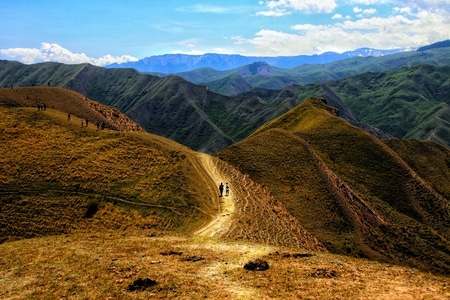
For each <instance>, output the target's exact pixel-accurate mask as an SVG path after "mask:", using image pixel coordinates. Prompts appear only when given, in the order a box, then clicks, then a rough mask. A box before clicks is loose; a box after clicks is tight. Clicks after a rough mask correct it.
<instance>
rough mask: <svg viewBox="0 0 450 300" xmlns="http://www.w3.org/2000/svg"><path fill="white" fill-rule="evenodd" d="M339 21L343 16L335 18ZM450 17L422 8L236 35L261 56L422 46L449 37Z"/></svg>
mask: <svg viewBox="0 0 450 300" xmlns="http://www.w3.org/2000/svg"><path fill="white" fill-rule="evenodd" d="M335 19H336V20H339V18H338V17H337V18H335ZM449 28H450V19H449V18H448V14H447V13H445V12H444V11H437V12H436V11H432V10H419V11H418V12H417V13H416V14H414V15H413V16H411V17H409V15H403V14H399V15H392V16H388V17H365V18H361V19H357V20H340V21H338V22H337V23H334V24H328V25H316V24H297V25H293V26H292V27H291V29H292V30H294V32H282V31H274V30H268V29H264V30H260V31H259V32H257V33H256V35H255V37H253V38H249V39H245V38H243V37H240V36H238V37H234V40H235V43H236V44H239V45H247V46H249V47H251V49H252V50H251V51H252V53H248V54H252V55H254V54H257V55H271V56H277V55H299V54H315V53H323V52H326V51H335V52H344V51H348V50H352V49H356V48H361V47H372V48H378V49H393V48H410V47H419V46H423V45H426V44H429V43H433V42H436V41H439V40H445V39H448V29H449Z"/></svg>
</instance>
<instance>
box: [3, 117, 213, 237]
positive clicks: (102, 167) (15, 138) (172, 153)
mask: <svg viewBox="0 0 450 300" xmlns="http://www.w3.org/2000/svg"><path fill="white" fill-rule="evenodd" d="M66 115H67V114H66V113H65V112H60V111H56V110H53V109H51V108H49V109H47V110H46V111H38V110H37V109H35V108H0V132H1V134H0V139H1V141H0V152H1V153H2V155H1V157H0V201H1V202H0V207H1V218H0V223H1V224H0V239H2V240H5V239H17V238H29V237H34V236H39V235H49V234H60V233H70V232H73V231H76V230H80V229H83V230H84V229H88V228H95V227H98V228H111V229H114V228H127V227H130V228H132V227H139V228H143V227H146V228H147V227H148V228H157V229H159V230H171V231H183V232H191V231H193V230H194V229H196V228H197V227H198V226H200V225H201V224H202V223H203V222H204V221H206V220H208V219H209V218H210V215H212V214H213V213H214V212H215V211H216V210H217V206H218V203H217V201H211V197H214V198H215V194H216V193H215V186H214V193H213V191H211V188H210V189H209V190H208V188H205V187H204V188H203V189H202V188H199V187H200V186H201V184H199V183H198V181H200V182H203V180H204V178H205V176H206V177H207V176H208V175H207V174H204V173H202V172H201V171H200V170H199V171H193V170H192V169H191V167H190V166H191V165H192V164H193V162H194V161H195V160H196V154H195V152H192V151H190V150H189V149H187V148H185V147H183V146H181V145H179V144H177V143H174V142H173V141H170V140H168V139H165V138H161V137H158V136H154V135H151V134H147V133H144V132H130V133H123V132H117V131H111V130H109V129H106V130H97V128H96V127H95V126H94V125H89V127H88V128H86V127H83V128H82V127H81V126H80V125H79V124H80V120H79V119H78V118H76V117H73V118H72V119H71V120H70V121H68V120H67V118H66ZM97 208H98V212H97V213H96V210H97ZM123 209H126V210H128V209H129V210H130V211H129V212H127V211H126V210H125V211H123ZM137 216H138V217H137Z"/></svg>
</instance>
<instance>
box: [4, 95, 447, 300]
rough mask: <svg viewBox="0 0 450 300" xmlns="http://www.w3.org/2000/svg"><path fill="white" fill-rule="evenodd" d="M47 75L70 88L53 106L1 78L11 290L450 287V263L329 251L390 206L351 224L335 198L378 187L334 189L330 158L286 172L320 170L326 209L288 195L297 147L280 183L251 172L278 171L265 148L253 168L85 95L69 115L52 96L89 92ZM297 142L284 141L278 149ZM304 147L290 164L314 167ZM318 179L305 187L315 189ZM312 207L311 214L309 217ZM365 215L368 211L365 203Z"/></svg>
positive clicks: (249, 295) (393, 293) (156, 293)
mask: <svg viewBox="0 0 450 300" xmlns="http://www.w3.org/2000/svg"><path fill="white" fill-rule="evenodd" d="M39 89H42V90H43V89H45V92H46V93H47V92H49V91H51V90H53V91H57V92H56V93H55V94H53V93H50V92H49V94H46V96H45V98H44V97H43V96H41V97H42V98H41V99H38V100H40V101H47V103H49V104H47V106H48V108H47V110H46V111H38V110H37V108H36V107H35V105H34V104H33V103H32V104H33V105H32V107H23V106H24V105H26V104H21V103H20V101H19V100H18V99H17V97H20V98H21V99H27V97H26V96H27V95H28V97H29V98H30V97H31V96H29V95H33V93H35V91H33V89H30V90H24V91H25V92H26V93H28V94H22V93H17V94H16V96H11V95H14V94H11V92H12V91H10V90H8V91H6V90H0V99H3V100H2V106H0V139H1V141H0V153H1V154H2V155H1V156H0V237H1V241H2V243H1V244H0V298H2V299H60V298H68V299H149V298H152V299H167V298H176V299H200V298H213V299H224V298H228V299H292V298H298V299H301V298H308V299H370V298H372V299H422V298H430V299H442V297H449V296H450V291H449V288H448V278H447V277H442V276H439V275H435V274H430V273H427V272H422V271H419V270H417V269H411V268H405V267H401V266H395V265H392V264H383V263H377V262H374V261H370V260H366V259H355V258H351V257H349V256H339V255H334V254H330V253H329V252H326V251H324V250H325V247H324V244H325V245H327V246H328V247H329V248H330V249H333V247H332V246H330V245H338V242H337V240H338V239H339V238H342V239H343V241H344V239H345V238H347V241H358V238H360V239H362V237H363V236H364V235H363V233H365V232H364V230H373V231H374V232H376V233H378V232H380V230H382V229H384V228H385V227H381V229H380V228H378V229H367V228H369V226H370V225H372V224H373V223H376V222H378V221H379V219H380V218H381V219H383V218H386V216H384V215H379V214H377V212H376V210H375V208H373V209H372V210H371V211H368V212H366V215H362V216H361V218H362V217H363V216H364V217H367V220H364V222H361V223H362V224H361V225H359V226H360V228H359V231H356V230H352V229H350V228H355V227H357V226H358V222H356V221H354V220H353V219H346V216H345V215H343V214H342V213H340V212H339V210H338V209H336V210H334V209H333V208H330V207H327V205H330V206H333V205H334V206H333V207H338V206H339V205H342V206H344V205H354V207H355V211H356V210H357V209H359V210H363V208H361V205H362V204H361V203H360V202H361V201H363V202H364V201H366V199H363V198H358V199H356V200H355V201H357V203H356V204H355V203H353V202H351V201H350V203H347V202H345V199H341V200H340V201H341V202H339V203H334V202H333V201H332V200H333V199H336V198H338V197H340V196H339V195H334V193H335V192H333V190H332V188H330V187H329V186H327V184H328V185H331V184H332V180H331V179H330V178H331V177H330V176H331V172H332V171H331V170H329V169H327V168H326V167H325V166H323V167H321V168H318V169H319V171H320V172H322V173H323V174H322V173H320V172H319V173H320V174H319V175H317V171H314V170H312V169H311V170H310V171H309V172H305V173H304V174H303V175H301V176H299V175H296V174H295V173H286V176H297V177H299V178H300V177H305V180H311V181H313V180H314V182H315V184H313V183H312V182H311V183H310V187H309V191H308V193H309V194H307V196H308V197H310V198H309V201H312V202H314V203H315V204H316V205H317V210H315V211H314V210H312V209H310V210H309V211H307V210H305V211H303V212H301V213H299V209H298V207H297V206H296V205H297V204H296V203H298V205H302V201H301V197H296V199H297V200H292V201H291V202H289V201H286V200H289V198H288V197H284V196H283V195H288V194H289V193H292V192H293V191H298V190H299V189H298V185H293V184H288V181H287V180H284V179H283V178H281V177H280V176H281V172H278V171H277V170H280V168H285V171H286V172H290V171H292V170H291V169H290V165H289V163H290V161H289V160H286V161H285V162H284V164H283V165H279V166H278V167H277V168H273V167H272V176H273V177H274V181H278V180H281V182H284V183H285V187H284V188H277V187H276V186H272V184H271V183H270V181H268V182H265V183H264V186H263V185H261V184H258V183H256V182H255V181H253V180H252V178H256V179H260V178H259V177H258V176H256V175H257V174H258V173H259V172H266V171H270V169H267V170H264V169H260V170H258V169H257V168H258V167H259V166H260V165H259V164H261V162H262V161H264V160H265V159H262V158H259V159H253V163H252V164H251V165H250V166H251V168H254V171H252V172H250V173H248V174H250V175H248V174H247V175H245V174H243V173H241V172H239V171H238V170H237V169H235V168H234V167H232V166H231V165H229V164H227V163H226V162H224V161H221V160H219V159H217V158H215V157H210V156H208V155H205V154H200V153H196V152H193V151H191V150H189V149H187V148H186V147H183V146H181V145H179V144H177V143H174V142H173V141H170V140H168V139H165V138H161V137H159V136H155V135H151V134H148V133H145V132H141V131H137V132H120V131H115V130H110V129H105V130H97V128H96V127H95V126H94V125H93V124H91V125H89V126H88V127H81V126H80V125H81V119H80V118H79V117H83V118H84V117H85V115H88V114H91V113H92V116H94V115H95V112H91V111H90V110H89V109H86V110H84V111H83V114H82V115H77V114H76V113H75V112H74V111H71V112H72V113H73V117H72V118H71V119H70V120H67V113H68V106H69V104H63V105H62V106H61V107H58V109H54V108H57V107H56V105H55V106H53V104H50V103H52V102H51V101H49V100H48V99H49V98H52V97H53V98H52V99H54V101H61V102H65V101H68V102H70V103H72V102H75V103H78V102H76V101H77V100H76V99H81V100H83V101H85V100H86V99H84V97H81V98H80V97H79V96H78V95H77V94H72V93H71V92H65V90H62V89H57V90H56V89H51V88H47V87H46V88H39ZM36 92H37V91H36ZM2 93H3V94H2ZM29 93H31V94H29ZM58 93H59V94H58ZM5 95H6V96H5ZM41 95H42V94H41ZM71 95H75V97H74V98H72V97H71ZM44 99H45V100H44ZM76 106H80V107H81V106H82V105H81V103H78V104H76V105H74V107H73V108H74V109H75V107H76ZM52 107H53V108H52ZM103 109H105V108H102V110H103ZM309 109H311V108H309ZM89 116H90V115H89ZM89 118H91V117H89ZM92 118H93V117H92ZM119 118H122V116H119ZM128 128H129V127H128ZM267 132H270V130H269V131H267ZM275 133H276V134H274V135H273V136H272V138H273V139H274V141H276V139H278V138H281V139H284V140H285V141H286V142H287V143H288V144H286V145H287V146H290V147H294V145H296V144H298V145H297V146H296V147H297V148H298V149H302V147H304V148H306V149H308V147H310V146H305V144H304V143H291V141H290V140H289V139H287V138H286V137H289V136H294V139H298V137H296V134H293V133H289V134H287V135H286V134H285V132H283V131H275ZM257 136H258V135H256V136H254V137H252V139H254V138H255V137H257ZM250 140H251V139H250ZM289 143H290V144H289ZM268 146H269V147H271V146H275V144H274V145H271V144H270V145H268ZM249 147H254V150H255V151H254V154H255V157H256V158H258V155H261V154H263V153H261V150H259V149H258V147H257V145H256V144H254V145H251V144H249ZM237 149H238V148H237ZM249 149H251V148H249ZM277 149H278V148H274V150H275V151H276V150H277ZM292 149H294V148H292ZM235 153H236V154H239V153H240V152H239V151H237V152H235ZM299 153H300V152H297V154H299ZM307 153H309V156H308V157H310V160H312V161H314V162H315V163H316V164H320V162H319V161H320V156H319V154H318V153H315V152H314V151H313V150H311V149H309V150H308V151H307ZM286 154H287V153H285V152H281V153H280V152H278V153H277V152H273V153H272V154H271V155H268V156H267V159H268V160H269V162H270V161H274V160H275V159H276V157H277V156H278V157H283V155H286ZM320 155H322V154H320ZM297 156H298V160H296V159H294V160H293V162H291V165H292V164H294V165H295V164H298V163H299V162H302V163H303V167H304V169H305V170H307V169H308V168H311V165H310V163H308V161H307V159H305V158H302V157H301V155H297ZM241 157H242V158H243V157H244V156H241ZM239 167H240V168H242V165H239ZM263 167H267V168H269V167H270V164H268V165H263ZM316 169H317V168H316ZM218 181H223V182H229V183H230V186H231V193H230V195H229V196H228V197H222V198H219V197H218V190H217V184H218ZM323 182H325V183H323ZM343 184H344V185H346V186H348V184H347V183H345V182H343ZM306 186H308V185H307V184H306V183H305V184H304V186H302V187H301V189H302V190H305V191H307V189H306V188H305V187H306ZM272 188H274V191H273V192H272V190H271V189H272ZM330 190H331V191H330ZM318 191H320V193H319V192H318ZM346 191H349V188H348V189H347V190H346ZM321 193H322V194H321ZM333 197H335V198H333ZM341 197H342V196H341ZM342 198H344V197H342ZM330 199H331V200H330ZM358 201H359V202H358ZM367 202H369V201H368V200H367ZM363 204H364V203H363ZM369 204H370V205H372V204H371V203H366V205H369ZM303 205H304V206H305V207H306V208H307V207H308V205H305V204H303ZM341 209H342V208H341ZM377 209H378V208H377ZM303 213H304V214H306V215H305V217H304V218H301V217H299V216H301V215H302V214H303ZM313 213H315V215H314V214H313ZM393 215H394V217H396V214H394V213H393ZM353 216H354V219H356V216H357V215H356V212H355V214H354V215H353ZM325 218H328V220H326V221H324V219H325ZM351 221H353V222H351ZM327 222H329V223H327ZM333 222H334V223H333ZM412 222H413V221H412ZM436 223H437V224H438V222H436ZM414 224H415V223H414ZM312 225H315V226H316V225H322V227H321V228H319V226H316V227H314V226H312ZM388 225H389V224H387V225H385V226H388ZM327 226H329V227H327ZM333 226H341V227H338V230H342V232H340V233H339V235H338V237H337V238H335V239H333V238H330V237H331V236H332V235H333V234H337V231H336V230H334V231H333V230H332V228H333ZM436 227H437V226H436ZM410 228H411V227H406V229H408V230H410ZM427 228H428V227H427ZM327 230H329V231H331V232H330V233H327ZM311 232H313V233H314V234H315V236H314V235H313V234H311ZM358 234H360V235H359V236H358ZM412 234H413V233H412ZM432 234H434V232H432ZM316 236H317V237H318V238H316ZM324 236H325V237H328V240H331V241H334V244H333V242H332V243H328V240H327V239H324ZM232 240H238V241H232ZM320 240H322V241H324V242H325V243H322V242H321V241H320ZM327 243H328V244H327ZM269 244H270V245H269ZM355 244H356V242H355ZM344 252H346V251H344ZM166 254H173V255H166ZM177 254H178V255H177ZM444 254H445V252H444ZM195 258H201V259H200V260H198V261H197V260H196V259H195ZM251 258H263V259H265V260H267V261H268V262H269V264H270V269H269V271H266V272H258V273H254V272H250V271H246V270H244V269H243V265H244V264H245V262H247V261H248V260H249V259H251ZM433 258H434V257H433ZM445 259H446V256H443V260H442V261H443V263H445V262H446V261H445ZM138 278H151V279H152V280H155V281H156V285H155V286H152V287H149V288H147V289H143V290H140V291H130V290H129V289H128V286H129V285H130V284H132V283H133V282H134V281H135V280H136V279H138Z"/></svg>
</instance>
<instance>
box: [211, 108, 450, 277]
mask: <svg viewBox="0 0 450 300" xmlns="http://www.w3.org/2000/svg"><path fill="white" fill-rule="evenodd" d="M217 155H218V156H219V157H220V158H221V159H223V160H225V161H227V162H229V163H231V164H232V165H234V166H236V167H237V168H238V169H239V170H240V171H241V172H242V173H244V174H248V175H249V177H250V178H251V179H253V180H255V181H256V182H258V183H259V184H261V185H263V186H265V187H267V188H268V189H269V190H270V191H271V193H272V195H273V196H274V197H275V198H276V199H277V200H278V201H280V202H281V203H282V204H283V205H284V206H285V207H286V208H287V209H288V211H289V212H290V213H291V214H292V215H294V216H295V217H296V218H298V220H299V221H300V222H301V224H302V225H303V226H304V227H305V228H306V229H307V230H308V231H309V232H311V233H313V234H314V235H315V236H316V237H317V238H318V239H319V241H320V242H322V243H323V244H324V245H325V246H327V247H328V249H329V250H331V251H333V252H336V253H344V254H350V255H354V256H363V257H370V258H374V259H379V260H383V261H388V262H391V263H400V264H408V265H410V266H416V267H420V268H424V269H428V270H434V271H437V272H443V273H446V274H449V273H450V242H449V240H450V232H449V226H450V209H449V204H448V198H445V197H444V196H443V195H441V194H440V193H439V192H438V191H437V190H436V189H434V188H433V186H432V184H430V183H429V182H427V181H426V180H425V179H423V178H421V177H420V176H419V175H418V174H417V173H416V172H415V171H414V170H413V169H412V168H411V167H409V166H408V164H407V163H406V162H405V161H403V160H402V159H401V158H400V156H399V155H397V153H395V152H394V151H392V150H391V149H390V148H388V147H386V145H385V144H383V143H382V142H380V141H379V140H377V139H376V138H374V137H373V136H371V135H369V134H368V133H366V132H364V131H362V130H360V129H358V128H356V127H354V126H351V125H350V124H348V123H347V122H344V121H343V120H341V119H340V118H338V117H336V116H335V112H334V109H333V108H331V107H329V106H327V105H325V104H324V103H323V102H322V101H321V100H320V99H309V100H307V101H305V102H304V103H303V104H301V105H299V106H297V107H296V108H295V109H293V110H291V111H290V112H288V113H287V114H285V115H283V116H281V117H280V118H278V119H275V120H274V121H272V122H270V123H268V124H267V125H266V126H264V127H262V128H261V129H260V130H258V131H257V132H256V133H255V134H253V135H252V136H251V137H249V138H248V139H246V140H244V141H243V142H241V143H238V144H235V145H233V146H231V147H229V148H228V149H226V150H224V151H221V152H219V153H218V154H217ZM441 167H442V168H447V169H448V166H445V165H444V166H441ZM441 182H444V181H443V180H441ZM448 184H449V182H448V181H447V182H446V183H443V185H445V186H446V187H447V186H448Z"/></svg>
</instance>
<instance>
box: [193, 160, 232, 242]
mask: <svg viewBox="0 0 450 300" xmlns="http://www.w3.org/2000/svg"><path fill="white" fill-rule="evenodd" d="M198 155H199V162H200V164H201V165H202V167H203V169H204V170H205V172H206V173H207V174H209V177H210V179H211V180H210V182H211V185H214V187H213V189H212V190H213V191H215V193H213V195H211V197H212V199H217V201H218V202H219V203H218V211H217V213H216V215H215V216H213V219H212V220H211V221H210V222H209V223H208V224H206V225H205V226H203V227H202V228H200V229H198V230H197V231H196V232H195V233H194V234H195V235H200V236H221V235H223V234H224V233H226V232H227V231H228V229H229V228H230V225H231V224H232V218H233V215H234V213H235V211H236V207H235V201H234V196H233V187H232V186H230V194H229V196H225V192H224V196H223V197H219V184H220V183H221V182H223V183H224V184H225V183H226V182H229V180H227V178H225V176H224V175H223V174H221V172H219V170H218V168H217V158H215V157H213V156H210V155H207V154H203V153H199V154H198Z"/></svg>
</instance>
